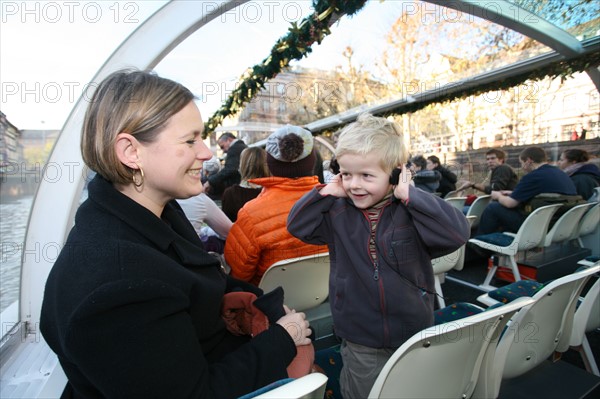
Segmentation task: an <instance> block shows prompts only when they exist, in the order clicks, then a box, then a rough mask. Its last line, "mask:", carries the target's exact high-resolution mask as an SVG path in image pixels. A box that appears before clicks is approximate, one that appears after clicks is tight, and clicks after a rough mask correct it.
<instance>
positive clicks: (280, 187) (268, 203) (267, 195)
mask: <svg viewBox="0 0 600 399" xmlns="http://www.w3.org/2000/svg"><path fill="white" fill-rule="evenodd" d="M266 150H267V165H268V167H269V170H270V172H271V175H272V176H270V177H264V178H259V179H251V180H250V182H251V183H253V184H258V185H260V186H262V187H263V191H262V192H261V193H260V195H259V196H258V197H257V198H255V199H253V200H251V201H249V202H247V203H246V204H245V205H244V206H243V207H242V209H240V210H239V212H238V218H237V221H236V222H235V223H234V224H233V226H232V227H231V230H230V231H229V236H228V237H227V240H226V242H225V252H224V255H225V260H226V262H227V264H228V265H229V266H230V267H231V275H232V276H233V277H235V278H238V279H240V280H244V281H249V282H251V283H253V284H255V285H258V284H259V283H260V279H261V278H262V275H263V274H264V273H265V271H266V270H267V269H268V268H269V266H271V265H272V264H273V263H275V262H278V261H280V260H283V259H289V258H295V257H299V256H306V255H313V254H318V253H323V252H327V246H325V245H311V244H305V243H304V242H302V241H300V240H299V239H297V238H295V237H293V236H292V235H291V234H290V233H289V232H288V231H287V227H286V222H287V216H288V213H289V212H290V209H292V206H293V205H294V203H296V201H298V200H299V199H300V197H302V195H304V194H305V193H307V192H308V191H310V190H311V189H312V188H313V187H315V186H316V185H317V184H318V183H319V180H318V178H317V176H315V175H314V172H313V171H314V166H315V161H316V155H315V151H316V149H315V148H314V141H313V137H312V134H311V133H310V132H309V131H308V130H305V129H303V128H301V127H298V126H291V125H286V126H284V127H282V128H280V129H278V130H276V131H275V132H273V133H272V134H271V135H270V136H269V138H268V139H267V145H266Z"/></svg>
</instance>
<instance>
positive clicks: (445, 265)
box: [431, 216, 475, 308]
mask: <svg viewBox="0 0 600 399" xmlns="http://www.w3.org/2000/svg"><path fill="white" fill-rule="evenodd" d="M467 220H468V221H469V224H471V225H472V223H473V221H474V220H475V217H474V216H469V217H467ZM464 265H465V245H463V246H461V247H460V248H459V249H457V250H456V251H454V252H452V253H451V254H448V255H444V256H441V257H439V258H434V259H432V260H431V266H432V267H433V276H434V278H435V280H434V283H435V292H436V294H437V301H438V305H439V307H440V308H443V307H445V306H446V301H445V300H444V294H443V292H442V283H443V282H444V275H445V274H446V272H448V271H450V270H452V269H454V270H462V268H463V267H464Z"/></svg>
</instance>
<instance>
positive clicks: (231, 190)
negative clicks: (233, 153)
mask: <svg viewBox="0 0 600 399" xmlns="http://www.w3.org/2000/svg"><path fill="white" fill-rule="evenodd" d="M240 175H241V176H242V181H241V182H240V184H234V185H232V186H229V187H227V188H226V189H225V191H224V192H223V197H222V199H221V206H222V207H223V212H225V214H226V215H227V216H228V217H229V219H231V221H232V222H235V221H236V220H237V215H238V211H239V210H240V209H241V208H242V207H243V206H244V204H245V203H246V202H248V201H250V200H253V199H254V198H256V197H258V194H260V192H261V191H262V186H259V185H258V184H255V183H250V181H249V180H251V179H258V178H261V177H267V176H269V175H270V173H269V168H268V167H267V153H266V152H265V150H264V149H262V148H261V147H248V148H246V149H244V151H242V155H241V157H240Z"/></svg>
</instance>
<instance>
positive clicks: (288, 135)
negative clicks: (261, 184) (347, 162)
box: [266, 125, 316, 178]
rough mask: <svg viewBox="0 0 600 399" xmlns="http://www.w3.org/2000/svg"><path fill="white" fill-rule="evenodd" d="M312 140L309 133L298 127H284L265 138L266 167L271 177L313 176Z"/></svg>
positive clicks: (313, 156)
mask: <svg viewBox="0 0 600 399" xmlns="http://www.w3.org/2000/svg"><path fill="white" fill-rule="evenodd" d="M313 147H314V140H313V136H312V134H311V132H309V131H308V130H306V129H302V128H301V127H299V126H292V125H285V126H284V127H282V128H279V129H277V130H275V131H274V132H273V133H271V135H270V136H269V137H268V138H267V145H266V150H267V165H268V166H269V170H270V171H271V174H272V175H273V176H281V177H292V178H295V177H302V176H312V175H314V171H313V170H314V165H315V159H316V158H315V157H316V155H315V154H314V150H313Z"/></svg>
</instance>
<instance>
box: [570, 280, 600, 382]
mask: <svg viewBox="0 0 600 399" xmlns="http://www.w3.org/2000/svg"><path fill="white" fill-rule="evenodd" d="M598 328H600V278H598V279H597V280H596V282H595V283H594V285H592V287H591V288H590V289H589V291H588V292H587V294H586V295H585V297H584V298H583V301H581V304H580V305H579V307H578V308H577V310H576V311H575V317H574V319H573V330H572V331H571V340H570V342H569V345H570V347H572V348H574V349H576V350H577V351H578V352H579V353H580V354H581V357H582V360H583V363H584V365H585V368H586V370H587V371H588V372H590V373H592V374H595V375H597V376H600V370H598V365H597V364H596V360H595V359H594V353H593V352H592V349H591V347H590V344H589V342H588V339H587V337H586V335H585V334H586V333H588V332H591V331H594V330H596V329H598Z"/></svg>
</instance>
